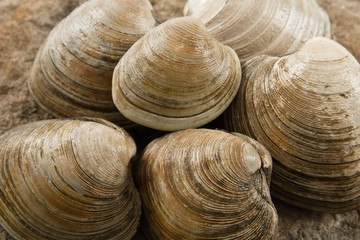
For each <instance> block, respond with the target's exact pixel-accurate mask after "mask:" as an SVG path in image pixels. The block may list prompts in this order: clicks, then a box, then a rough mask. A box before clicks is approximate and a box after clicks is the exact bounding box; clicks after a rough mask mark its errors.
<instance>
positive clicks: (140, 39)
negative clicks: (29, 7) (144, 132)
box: [0, 0, 360, 239]
mask: <svg viewBox="0 0 360 240" xmlns="http://www.w3.org/2000/svg"><path fill="white" fill-rule="evenodd" d="M155 15H156V14H155ZM28 86H29V89H30V92H31V94H32V96H33V97H34V99H35V101H37V102H38V104H39V105H40V106H41V107H43V108H44V109H45V110H47V111H49V112H50V113H52V114H54V116H57V117H65V118H68V117H76V118H77V119H56V120H44V121H39V122H34V123H29V124H26V125H23V126H19V127H17V128H15V129H12V130H9V131H8V132H6V133H5V134H3V135H2V136H0V213H1V214H0V224H1V225H2V226H3V227H4V228H5V229H6V230H7V231H8V232H9V233H10V234H12V235H13V236H14V237H15V238H17V239H131V238H132V237H133V236H134V234H135V233H136V231H137V229H138V227H139V222H140V217H141V219H142V220H141V226H142V230H143V232H144V234H145V235H146V236H147V237H148V238H149V239H184V238H185V239H275V237H276V230H277V223H278V216H277V213H276V209H275V207H274V205H273V203H272V200H271V195H270V193H271V194H273V195H274V196H275V197H277V198H279V199H281V200H283V201H286V202H288V203H291V204H294V205H297V206H300V207H304V208H309V209H313V210H320V211H327V212H343V211H349V210H353V209H357V208H359V207H360V187H359V183H360V177H359V176H360V148H359V146H360V130H359V129H360V112H359V111H358V109H360V65H359V63H358V62H357V60H355V58H354V57H353V56H352V55H351V54H350V53H349V52H348V51H347V50H346V49H345V48H344V47H342V46H341V45H340V44H338V43H336V42H335V41H333V40H331V39H330V21H329V17H328V15H327V14H326V12H325V11H324V10H323V9H322V8H320V7H319V5H318V4H317V3H316V1H315V0H273V1H270V0H266V1H257V0H256V1H250V0H245V1H240V0H226V1H225V0H202V1H196V0H189V1H188V2H187V4H186V6H185V9H184V16H183V17H179V18H174V19H170V20H167V21H166V22H164V23H161V24H160V23H157V22H156V20H155V18H154V10H153V8H152V6H151V3H150V2H149V1H148V0H106V3H104V1H100V0H89V1H86V2H85V3H83V4H82V5H81V6H79V7H78V8H76V9H75V10H74V11H73V12H72V13H71V14H70V15H69V16H68V17H67V18H65V19H64V20H63V21H61V22H60V23H59V24H58V25H57V26H56V27H55V28H54V29H53V30H52V31H51V33H50V34H49V36H48V38H47V39H46V41H45V42H44V43H43V45H42V46H41V48H40V49H39V51H38V54H37V56H36V59H35V62H34V65H33V68H32V71H31V77H30V78H29V81H28ZM220 115H222V116H223V118H220V120H224V126H225V127H224V128H225V129H226V131H229V132H231V133H229V132H226V131H225V130H211V129H206V128H202V129H195V128H197V127H201V126H204V125H206V124H208V123H210V122H211V121H213V120H215V119H217V118H218V117H219V116H220ZM78 117H85V118H78ZM93 117H95V118H93ZM104 119H107V120H109V121H111V122H112V123H111V122H108V121H107V120H104ZM115 124H117V125H115ZM136 125H142V126H145V127H148V128H152V129H156V130H163V131H176V132H171V133H166V135H164V136H161V137H160V138H157V139H155V140H153V141H151V142H150V143H149V144H148V145H147V147H146V148H145V149H141V151H139V152H138V153H137V154H136V144H135V142H134V140H133V139H132V137H131V136H130V134H128V133H127V132H126V131H125V130H124V128H127V129H129V131H131V130H133V129H134V128H137V126H136ZM140 129H141V128H140ZM243 134H244V135H243ZM135 155H137V157H136V158H135ZM272 157H273V159H274V161H272ZM132 166H134V171H133V174H132V168H131V167H132ZM272 169H274V171H272ZM133 177H134V180H135V183H134V182H133ZM270 183H271V188H270ZM137 189H138V190H139V192H138V190H137ZM140 209H142V211H141V210H140Z"/></svg>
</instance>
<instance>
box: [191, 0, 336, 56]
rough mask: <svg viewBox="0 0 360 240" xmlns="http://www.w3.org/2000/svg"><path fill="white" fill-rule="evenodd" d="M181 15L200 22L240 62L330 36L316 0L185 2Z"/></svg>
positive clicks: (293, 48) (291, 49)
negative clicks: (227, 47) (230, 49)
mask: <svg viewBox="0 0 360 240" xmlns="http://www.w3.org/2000/svg"><path fill="white" fill-rule="evenodd" d="M184 14H185V15H187V16H193V17H197V18H199V19H201V20H202V21H203V22H204V23H205V25H206V27H207V28H208V29H209V32H210V33H211V34H212V35H213V36H214V37H215V38H216V39H218V40H219V41H220V42H222V43H223V44H225V45H227V46H230V47H232V48H233V49H234V50H235V51H236V53H237V54H238V56H239V57H240V59H241V61H245V60H247V59H249V58H251V57H253V56H258V55H262V54H267V55H271V56H282V55H286V54H290V53H293V52H295V51H296V50H298V49H299V47H301V46H302V45H303V43H304V42H305V41H307V40H309V39H311V38H314V37H317V36H324V37H330V20H329V17H328V15H327V13H326V12H325V11H324V10H323V9H322V8H320V7H319V5H318V4H317V2H316V1H315V0H265V1H264V0H255V1H254V0H244V1H240V0H203V1H199V0H188V2H187V4H186V6H185V8H184Z"/></svg>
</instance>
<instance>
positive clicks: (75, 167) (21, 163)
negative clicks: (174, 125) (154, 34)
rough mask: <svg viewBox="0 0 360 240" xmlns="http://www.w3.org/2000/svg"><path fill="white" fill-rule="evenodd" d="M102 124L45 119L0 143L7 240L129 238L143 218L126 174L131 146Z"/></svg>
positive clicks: (1, 219) (0, 203)
mask: <svg viewBox="0 0 360 240" xmlns="http://www.w3.org/2000/svg"><path fill="white" fill-rule="evenodd" d="M105 124H106V125H105ZM105 124H104V122H103V124H101V123H100V121H99V123H98V122H96V121H79V120H46V121H39V122H34V123H30V124H26V125H23V126H20V127H17V128H15V129H13V130H10V131H8V132H7V133H5V134H3V135H2V136H1V137H0V213H1V214H0V224H1V225H2V226H3V227H4V228H5V229H6V230H7V231H8V232H9V233H10V234H11V235H13V236H14V237H15V238H16V239H27V240H28V239H36V240H39V239H57V240H59V239H131V237H132V236H133V235H134V234H135V232H136V230H137V227H138V225H139V219H140V198H139V195H138V193H137V191H136V189H135V186H134V184H133V182H132V179H131V176H130V172H129V169H128V168H129V166H128V165H129V161H130V159H131V158H132V157H133V156H134V155H135V152H136V146H135V143H134V141H133V140H132V138H131V137H130V136H129V135H128V134H127V133H126V132H125V131H123V130H122V129H120V128H118V127H116V126H115V125H112V124H110V123H109V122H107V123H106V122H105ZM89 149H91V151H89Z"/></svg>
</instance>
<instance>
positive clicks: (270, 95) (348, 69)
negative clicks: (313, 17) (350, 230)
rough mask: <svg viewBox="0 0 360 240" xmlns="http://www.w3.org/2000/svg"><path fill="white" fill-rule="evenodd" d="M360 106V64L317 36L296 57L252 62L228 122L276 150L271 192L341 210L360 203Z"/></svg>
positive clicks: (293, 200) (298, 202) (304, 204)
mask: <svg viewBox="0 0 360 240" xmlns="http://www.w3.org/2000/svg"><path fill="white" fill-rule="evenodd" d="M359 109H360V65H359V63H358V62H357V61H356V59H355V58H354V57H353V56H352V55H351V54H350V53H349V52H348V51H347V50H346V49H345V48H344V47H342V46H341V45H340V44H338V43H336V42H335V41H333V40H330V39H327V38H320V37H319V38H315V39H313V40H310V41H308V42H307V43H306V44H305V45H304V47H303V48H302V49H301V50H300V51H299V52H296V53H294V54H292V55H289V56H286V57H282V58H277V57H267V56H261V57H255V58H253V59H251V60H249V61H247V62H246V63H245V65H244V75H243V79H242V85H241V87H240V91H239V94H238V95H237V97H236V99H235V100H234V102H233V104H232V105H231V107H229V111H227V112H226V118H227V120H226V123H227V125H228V127H227V128H228V129H230V130H231V131H238V132H242V133H245V134H247V135H250V136H252V137H254V138H255V139H257V140H258V141H259V142H261V143H262V144H264V146H265V147H266V148H267V149H268V150H269V151H270V152H271V154H272V156H273V158H274V159H275V160H274V171H273V178H272V192H271V193H272V194H273V195H275V196H276V197H278V198H280V199H283V200H285V201H287V202H289V203H292V204H295V205H298V206H301V207H306V208H310V209H314V210H320V211H327V212H343V211H348V210H352V209H358V208H359V207H360V111H359Z"/></svg>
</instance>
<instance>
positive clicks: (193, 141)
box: [136, 129, 278, 239]
mask: <svg viewBox="0 0 360 240" xmlns="http://www.w3.org/2000/svg"><path fill="white" fill-rule="evenodd" d="M136 167H137V171H136V183H137V185H138V188H139V192H140V196H141V200H142V206H143V215H142V218H143V220H142V224H141V227H142V228H143V231H144V233H145V235H146V236H147V237H148V238H150V239H273V238H274V235H275V232H276V229H277V222H278V217H277V213H276V209H275V207H274V205H273V203H272V201H271V197H270V192H269V183H270V178H271V169H272V159H271V156H270V153H269V152H268V151H267V150H266V149H265V148H264V147H263V146H262V145H261V144H259V143H258V142H256V141H255V140H253V139H251V138H249V137H247V136H245V135H242V134H239V133H233V134H230V133H226V132H223V131H219V130H210V129H187V130H182V131H179V132H173V133H169V134H168V135H165V136H163V137H161V138H158V139H155V140H154V141H152V142H151V143H150V144H149V145H148V146H147V147H146V149H145V151H144V152H143V155H142V157H141V158H140V160H139V161H138V162H137V164H136Z"/></svg>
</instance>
